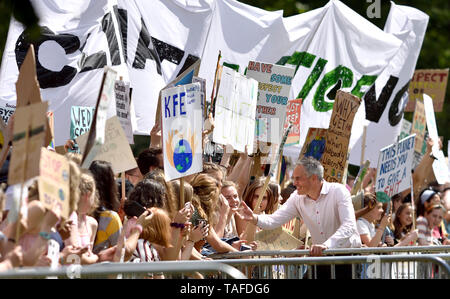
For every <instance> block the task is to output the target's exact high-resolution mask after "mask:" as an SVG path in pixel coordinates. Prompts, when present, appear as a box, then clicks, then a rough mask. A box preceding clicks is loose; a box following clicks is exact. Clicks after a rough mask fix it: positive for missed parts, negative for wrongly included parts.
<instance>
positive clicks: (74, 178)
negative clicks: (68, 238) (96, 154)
mask: <svg viewBox="0 0 450 299" xmlns="http://www.w3.org/2000/svg"><path fill="white" fill-rule="evenodd" d="M69 171H70V179H69V193H70V196H69V215H70V214H72V212H73V211H76V210H77V209H78V201H79V200H80V189H79V186H80V176H81V169H80V167H79V166H78V164H76V162H74V161H72V160H69Z"/></svg>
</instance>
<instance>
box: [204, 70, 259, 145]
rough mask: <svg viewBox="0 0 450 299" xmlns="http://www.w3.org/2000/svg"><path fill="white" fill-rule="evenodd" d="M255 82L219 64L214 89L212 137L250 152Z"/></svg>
mask: <svg viewBox="0 0 450 299" xmlns="http://www.w3.org/2000/svg"><path fill="white" fill-rule="evenodd" d="M257 97H258V82H257V81H256V80H254V79H247V78H246V77H244V76H242V75H240V74H239V73H238V72H236V71H235V70H233V69H231V68H228V67H226V66H224V67H223V71H222V77H221V82H220V86H219V90H218V92H217V99H216V104H215V115H214V131H213V141H214V142H216V143H219V144H223V145H228V144H229V145H231V146H232V147H233V148H234V149H235V150H238V151H240V152H244V151H245V146H246V145H247V149H248V152H249V154H251V153H253V141H254V135H255V113H256V102H257Z"/></svg>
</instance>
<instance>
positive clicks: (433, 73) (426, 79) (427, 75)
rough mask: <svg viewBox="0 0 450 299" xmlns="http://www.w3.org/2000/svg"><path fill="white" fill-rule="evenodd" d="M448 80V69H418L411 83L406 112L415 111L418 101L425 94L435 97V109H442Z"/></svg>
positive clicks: (438, 110)
mask: <svg viewBox="0 0 450 299" xmlns="http://www.w3.org/2000/svg"><path fill="white" fill-rule="evenodd" d="M447 81H448V69H442V70H416V71H415V72H414V76H413V77H412V80H411V82H410V83H409V90H408V92H409V101H408V104H407V105H406V107H405V112H412V111H414V105H415V103H416V101H417V100H420V99H422V97H423V94H427V95H429V96H430V97H431V98H432V99H433V106H434V110H435V111H437V112H440V111H442V108H443V106H444V101H445V91H446V90H447Z"/></svg>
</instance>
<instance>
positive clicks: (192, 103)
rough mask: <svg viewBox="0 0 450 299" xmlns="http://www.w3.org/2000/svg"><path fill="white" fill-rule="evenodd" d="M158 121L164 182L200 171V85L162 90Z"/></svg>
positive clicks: (201, 168)
mask: <svg viewBox="0 0 450 299" xmlns="http://www.w3.org/2000/svg"><path fill="white" fill-rule="evenodd" d="M161 119H162V137H163V156H164V175H165V177H166V180H168V181H170V180H173V179H177V178H180V177H184V176H187V175H190V174H194V173H197V172H200V171H202V170H203V160H202V153H203V150H202V121H203V120H202V106H201V95H200V83H192V84H187V85H180V86H178V87H172V88H167V89H164V90H163V91H162V93H161Z"/></svg>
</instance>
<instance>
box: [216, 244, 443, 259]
mask: <svg viewBox="0 0 450 299" xmlns="http://www.w3.org/2000/svg"><path fill="white" fill-rule="evenodd" d="M393 253H450V246H403V247H362V248H335V249H327V250H324V251H323V255H325V256H328V255H370V254H393ZM267 256H271V257H301V256H309V250H305V249H302V250H261V251H258V250H257V251H251V250H248V251H239V252H229V253H214V254H211V255H210V256H209V257H210V258H212V259H214V260H217V259H229V258H232V259H236V258H249V257H258V258H259V257H267Z"/></svg>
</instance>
